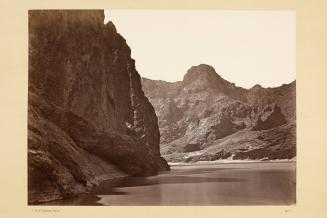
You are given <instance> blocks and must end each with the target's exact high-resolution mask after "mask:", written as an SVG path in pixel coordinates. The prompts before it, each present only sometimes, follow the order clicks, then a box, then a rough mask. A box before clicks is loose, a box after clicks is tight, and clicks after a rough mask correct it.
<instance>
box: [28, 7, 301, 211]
mask: <svg viewBox="0 0 327 218" xmlns="http://www.w3.org/2000/svg"><path fill="white" fill-rule="evenodd" d="M295 47H296V16H295V12H294V11H264V10H261V11H241V10H240V11H237V10H235V11H227V10H225V11H224V10H188V11H187V10H110V9H105V10H29V11H28V121H27V123H28V127H27V128H28V133H27V137H28V145H27V146H28V149H27V152H28V172H27V173H28V205H39V206H44V205H79V206H83V205H99V206H101V205H102V206H209V205H216V206H219V205H295V204H296V151H297V149H296V147H297V146H296V144H297V143H296V142H297V140H296V135H297V134H296V60H295V59H296V48H295Z"/></svg>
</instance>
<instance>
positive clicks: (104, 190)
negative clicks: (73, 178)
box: [44, 169, 246, 206]
mask: <svg viewBox="0 0 327 218" xmlns="http://www.w3.org/2000/svg"><path fill="white" fill-rule="evenodd" d="M216 170H217V169H216ZM216 170H204V171H201V170H190V171H188V172H185V171H183V172H175V171H174V174H175V175H172V176H168V175H164V174H166V173H162V174H161V175H164V176H162V177H160V176H155V177H131V176H127V177H123V178H116V179H111V180H107V181H104V182H103V183H101V185H99V186H97V187H95V188H93V190H92V191H91V192H90V193H88V194H82V195H80V196H79V197H76V198H71V199H64V200H58V201H53V202H47V203H44V204H45V205H90V206H92V205H98V206H100V205H102V204H99V203H97V201H99V200H100V198H99V197H97V195H128V194H129V193H128V192H122V191H117V190H116V188H127V187H138V186H152V185H164V184H188V183H219V182H244V181H246V180H245V179H238V178H212V177H193V176H177V175H176V174H183V175H184V174H186V175H190V174H191V175H192V174H204V173H211V172H214V171H216Z"/></svg>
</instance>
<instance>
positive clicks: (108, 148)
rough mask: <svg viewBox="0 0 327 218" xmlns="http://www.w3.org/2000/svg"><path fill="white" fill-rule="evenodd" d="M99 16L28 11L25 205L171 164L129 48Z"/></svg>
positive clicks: (88, 12) (101, 14) (94, 13)
mask: <svg viewBox="0 0 327 218" xmlns="http://www.w3.org/2000/svg"><path fill="white" fill-rule="evenodd" d="M103 21H104V12H103V11H102V10H30V11H29V69H28V73H29V78H28V93H29V94H28V201H29V203H35V202H43V201H50V200H56V199H62V198H67V197H73V196H75V195H77V194H80V193H84V192H87V191H89V190H90V189H91V188H92V187H93V186H95V185H97V184H99V182H101V181H103V180H104V179H109V178H115V177H117V176H123V175H126V174H128V175H138V176H147V175H155V174H156V173H157V172H158V171H159V170H166V169H168V168H169V166H168V165H167V163H166V161H165V160H164V159H163V158H162V157H161V156H160V151H159V136H160V135H159V129H158V124H157V117H156V115H155V111H154V109H153V107H152V105H151V104H150V103H149V101H148V99H147V98H146V97H145V96H144V93H143V91H142V88H141V79H140V76H139V74H138V72H137V71H136V69H135V61H134V60H133V59H132V58H131V51H130V48H129V47H128V45H127V44H126V41H125V39H124V38H123V37H122V36H121V35H120V34H118V33H117V31H116V28H115V26H114V25H113V23H111V22H109V23H107V24H103Z"/></svg>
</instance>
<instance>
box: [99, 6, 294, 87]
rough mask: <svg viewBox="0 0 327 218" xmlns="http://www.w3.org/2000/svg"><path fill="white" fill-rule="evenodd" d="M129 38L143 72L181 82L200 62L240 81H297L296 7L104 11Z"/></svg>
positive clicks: (269, 84) (265, 84) (270, 83)
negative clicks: (281, 9) (275, 9)
mask: <svg viewBox="0 0 327 218" xmlns="http://www.w3.org/2000/svg"><path fill="white" fill-rule="evenodd" d="M105 17H106V18H105V23H106V22H107V21H108V20H111V21H112V22H113V23H114V24H115V26H116V28H117V31H118V32H119V33H120V34H121V35H122V36H123V37H124V38H125V39H126V41H127V43H128V45H129V46H130V48H131V50H132V58H133V59H135V61H136V69H137V71H138V72H139V74H140V75H141V76H142V77H146V78H149V79H155V80H165V81H170V82H174V81H180V80H182V79H183V76H184V74H185V73H186V72H187V70H188V69H189V68H190V67H191V66H195V65H198V64H201V63H205V64H209V65H211V66H213V67H214V68H215V70H216V72H217V73H218V74H219V75H220V76H222V77H223V78H224V79H227V80H228V81H230V82H233V83H235V84H236V85H237V86H241V87H244V88H250V87H252V86H253V85H255V84H260V85H262V86H263V87H276V86H280V85H282V84H283V83H289V82H292V81H293V80H295V71H296V69H295V67H296V64H295V63H296V62H295V57H296V49H295V46H296V15H295V12H292V11H214V10H210V11H209V10H208V11H204V10H201V11H194V10H105Z"/></svg>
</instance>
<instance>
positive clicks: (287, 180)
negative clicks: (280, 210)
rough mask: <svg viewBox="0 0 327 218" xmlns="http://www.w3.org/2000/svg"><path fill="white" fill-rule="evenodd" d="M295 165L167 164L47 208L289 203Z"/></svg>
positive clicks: (274, 163)
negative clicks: (155, 173)
mask: <svg viewBox="0 0 327 218" xmlns="http://www.w3.org/2000/svg"><path fill="white" fill-rule="evenodd" d="M295 168H296V164H295V162H260V163H220V164H195V165H186V166H181V165H180V166H178V165H177V166H172V167H171V171H169V172H163V173H161V174H159V175H158V176H151V177H145V178H142V177H126V178H120V179H114V180H110V181H106V182H104V183H102V184H101V185H100V186H98V187H96V188H94V189H93V190H92V192H91V193H89V194H86V195H82V196H80V197H78V198H75V199H67V200H60V201H55V202H49V203H47V204H48V205H115V206H117V205H123V206H125V205H135V206H136V205H193V206H196V205H290V204H295V199H296V173H295Z"/></svg>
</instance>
